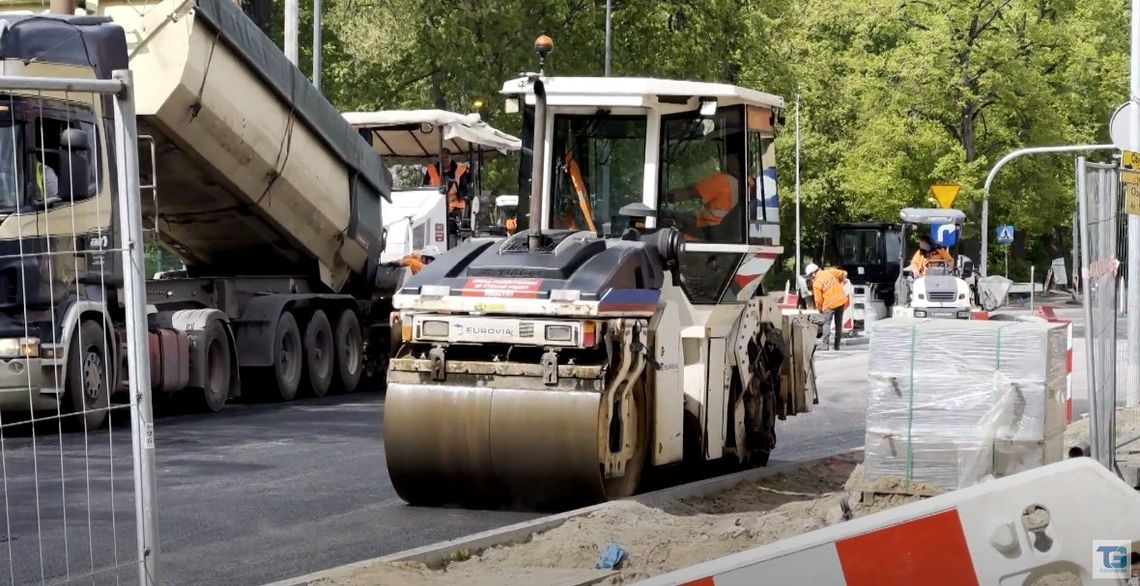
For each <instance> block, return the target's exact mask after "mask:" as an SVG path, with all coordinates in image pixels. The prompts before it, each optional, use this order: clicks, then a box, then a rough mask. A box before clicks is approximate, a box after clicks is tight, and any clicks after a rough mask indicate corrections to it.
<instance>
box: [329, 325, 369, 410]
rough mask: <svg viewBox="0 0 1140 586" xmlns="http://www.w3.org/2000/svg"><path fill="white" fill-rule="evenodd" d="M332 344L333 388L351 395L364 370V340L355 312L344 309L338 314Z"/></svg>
mask: <svg viewBox="0 0 1140 586" xmlns="http://www.w3.org/2000/svg"><path fill="white" fill-rule="evenodd" d="M333 344H334V346H335V347H336V348H335V350H336V373H335V374H336V376H334V377H333V388H334V389H336V391H337V392H341V393H351V392H353V391H355V390H356V387H357V385H359V384H360V375H361V373H362V372H363V370H364V338H363V337H362V336H361V334H360V320H359V319H357V317H356V312H355V311H352V310H351V309H346V310H344V311H342V312H340V315H339V316H338V317H337V319H336V328H335V329H334V330H333Z"/></svg>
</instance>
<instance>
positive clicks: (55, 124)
mask: <svg viewBox="0 0 1140 586" xmlns="http://www.w3.org/2000/svg"><path fill="white" fill-rule="evenodd" d="M42 112H43V113H44V115H43V116H39V117H37V118H35V119H34V120H33V122H32V125H31V128H32V134H33V136H32V137H31V139H30V140H29V141H28V143H29V144H31V145H34V146H33V147H32V148H31V149H29V152H28V159H29V162H30V163H31V165H32V170H31V171H32V172H31V173H29V177H35V179H34V181H35V183H34V184H33V185H32V187H33V188H35V192H36V193H37V198H36V199H44V198H45V197H46V199H47V200H48V201H53V200H56V201H58V200H63V201H68V200H72V201H78V200H81V199H85V198H87V197H90V196H92V195H94V194H95V193H98V189H99V186H98V182H99V178H100V177H99V165H98V164H97V162H98V160H99V158H98V156H97V154H98V152H99V150H98V144H97V140H98V136H97V129H96V127H95V124H94V122H93V119H92V118H91V114H90V112H89V111H75V110H73V111H71V112H57V111H55V110H54V109H51V110H49V109H46V108H45V109H43V110H42ZM69 131H71V134H69V135H68V138H69V140H75V141H81V142H77V143H76V144H71V143H68V144H64V142H63V141H64V136H65V133H68V132H69ZM77 132H78V133H77ZM41 165H42V167H41ZM37 169H39V170H38V173H39V174H35V175H33V174H32V173H37ZM41 175H42V176H43V179H42V180H41V179H40V177H41ZM73 175H75V176H76V179H75V181H72V180H71V179H70V178H71V177H72V176H73ZM70 185H74V186H75V187H76V188H77V190H76V191H75V193H72V190H71V188H70V187H69V186H70Z"/></svg>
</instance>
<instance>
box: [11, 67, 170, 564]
mask: <svg viewBox="0 0 1140 586" xmlns="http://www.w3.org/2000/svg"><path fill="white" fill-rule="evenodd" d="M115 76H116V79H114V80H101V81H95V80H78V79H74V80H68V79H49V78H36V77H0V488H2V496H3V498H2V499H0V500H2V502H0V506H2V507H3V510H2V517H0V519H2V522H3V527H2V528H0V583H3V582H9V583H12V584H27V583H35V582H39V583H71V582H77V583H80V582H81V583H88V584H90V583H94V584H112V583H113V584H122V583H128V584H130V583H143V584H149V583H154V582H157V578H158V576H157V565H156V564H155V561H156V558H157V550H156V548H155V544H156V543H157V539H156V531H155V523H154V517H155V515H154V513H155V510H154V468H153V453H154V450H153V445H154V444H153V424H152V420H151V409H150V397H149V395H150V391H149V380H150V379H149V370H148V360H147V359H148V355H149V350H148V342H147V337H146V336H147V333H146V322H145V301H144V299H145V281H144V279H143V255H142V240H141V218H140V216H139V200H138V160H137V159H138V157H137V131H136V128H135V120H134V110H133V104H132V101H131V93H130V76H129V73H128V72H116V74H115ZM116 391H119V392H118V393H115V392H116ZM113 394H114V395H115V396H114V397H112V395H113ZM5 566H6V567H5Z"/></svg>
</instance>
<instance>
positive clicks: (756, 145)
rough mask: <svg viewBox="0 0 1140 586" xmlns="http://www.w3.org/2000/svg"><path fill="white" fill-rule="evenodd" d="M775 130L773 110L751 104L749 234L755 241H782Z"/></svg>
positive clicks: (764, 242) (749, 126)
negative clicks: (777, 187)
mask: <svg viewBox="0 0 1140 586" xmlns="http://www.w3.org/2000/svg"><path fill="white" fill-rule="evenodd" d="M774 140H775V132H774V130H773V127H772V111H771V110H769V109H767V108H760V107H757V106H749V107H748V177H749V178H750V181H749V191H748V198H749V202H750V205H751V217H750V218H749V220H748V237H749V240H750V241H751V242H752V243H753V244H765V245H773V246H774V245H778V244H779V243H780V200H779V195H778V193H777V189H776V149H775V147H774V145H773V143H774Z"/></svg>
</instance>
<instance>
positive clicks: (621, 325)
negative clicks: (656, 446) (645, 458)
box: [598, 320, 650, 478]
mask: <svg viewBox="0 0 1140 586" xmlns="http://www.w3.org/2000/svg"><path fill="white" fill-rule="evenodd" d="M615 324H616V325H617V327H616V328H615V327H614V325H615ZM646 327H647V324H645V323H643V322H640V321H634V320H615V321H612V322H610V328H608V329H607V336H609V335H610V332H613V331H614V330H615V329H616V330H618V331H619V333H618V334H617V335H620V336H621V339H622V343H621V344H619V346H620V351H621V353H622V356H621V366H619V367H618V371H617V375H616V376H615V377H614V378H613V381H612V382H611V383H610V384H609V386H608V388H607V389H606V392H605V394H604V395H603V396H602V401H603V403H604V404H605V410H604V416H602V417H600V419H599V421H598V459H599V461H600V462H601V463H602V465H603V470H604V475H605V477H606V478H620V477H622V476H625V465H626V462H628V461H629V460H630V458H632V457H633V441H634V438H633V434H634V433H635V432H636V426H633V425H630V420H631V419H632V417H633V413H632V403H633V385H635V384H637V381H638V380H639V379H640V378H641V375H642V373H643V372H644V371H645V352H646V350H645V348H646V347H647V345H646V339H645V338H646V337H645V328H646ZM635 334H636V335H637V343H639V344H641V348H642V350H641V351H640V352H635V351H634V350H633V345H634V335H635ZM631 361H632V362H633V364H632V367H631V364H630V362H631ZM618 387H620V388H621V395H620V397H621V405H622V410H621V413H620V414H619V416H620V417H621V418H622V426H621V430H622V441H621V451H619V452H617V453H613V452H611V451H610V450H609V430H610V421H612V420H613V417H614V403H615V402H616V401H614V398H615V395H617V392H618ZM648 391H649V389H646V393H647V397H648ZM598 411H599V415H602V414H603V410H602V409H599V410H598ZM646 415H647V416H648V415H649V412H648V410H647V411H646ZM631 428H633V430H631ZM643 440H644V441H647V442H648V441H650V438H649V437H646V438H643Z"/></svg>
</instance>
